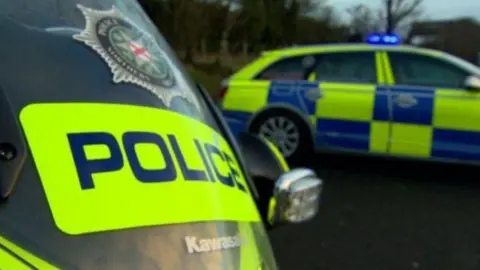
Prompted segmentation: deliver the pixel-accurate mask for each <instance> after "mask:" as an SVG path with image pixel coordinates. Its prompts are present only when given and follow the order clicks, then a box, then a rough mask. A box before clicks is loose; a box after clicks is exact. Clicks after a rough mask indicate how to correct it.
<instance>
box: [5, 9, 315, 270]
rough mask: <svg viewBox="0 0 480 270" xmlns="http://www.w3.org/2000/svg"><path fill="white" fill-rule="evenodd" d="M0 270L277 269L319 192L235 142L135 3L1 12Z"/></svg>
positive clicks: (253, 144) (263, 151)
mask: <svg viewBox="0 0 480 270" xmlns="http://www.w3.org/2000/svg"><path fill="white" fill-rule="evenodd" d="M0 33H1V34H2V41H1V42H0V63H1V64H2V67H1V68H0V198H1V201H0V269H3V270H22V269H42V270H43V269H89V270H93V269H115V270H121V269H139V270H140V269H147V270H149V269H195V270H202V269H248V270H251V269H277V263H276V261H275V257H274V255H273V252H272V248H271V246H270V243H269V239H268V235H267V230H271V229H273V228H276V227H279V226H281V225H284V224H293V223H299V222H303V221H306V220H309V219H311V218H312V217H313V216H314V215H315V214H316V213H317V211H318V204H319V199H320V195H321V191H322V181H321V180H320V179H319V178H318V177H317V175H316V174H315V173H314V172H313V171H311V170H309V169H302V168H298V169H293V170H290V169H289V168H288V165H286V164H285V161H284V160H283V158H282V157H281V155H280V154H279V152H278V149H276V148H275V147H274V146H273V145H272V144H271V143H270V142H268V141H266V140H265V139H262V138H259V137H255V136H252V135H249V134H243V135H242V137H241V138H240V139H239V140H238V141H234V140H233V139H232V136H231V134H230V132H229V130H228V128H227V127H226V125H225V123H224V121H223V120H222V117H221V116H220V114H219V112H218V110H217V109H216V107H215V105H214V104H213V103H212V100H211V99H210V98H209V97H208V95H207V93H206V91H205V90H204V89H202V87H200V86H198V85H196V84H195V83H193V82H192V81H191V80H190V78H189V77H188V76H187V75H186V72H185V70H184V69H183V67H182V65H181V64H180V63H179V61H178V60H177V59H176V58H175V56H174V53H173V52H172V50H171V49H170V47H169V46H168V44H167V43H166V41H165V40H164V39H163V37H162V36H161V34H160V33H159V32H158V31H157V29H156V28H155V26H154V25H153V24H152V22H151V21H150V20H149V18H148V17H147V16H146V15H145V13H144V12H143V11H142V9H141V7H140V6H139V4H138V3H137V2H136V0H76V1H73V0H61V1H57V0H42V1H33V0H15V1H1V2H0Z"/></svg>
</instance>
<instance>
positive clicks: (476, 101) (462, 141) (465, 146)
mask: <svg viewBox="0 0 480 270" xmlns="http://www.w3.org/2000/svg"><path fill="white" fill-rule="evenodd" d="M224 86H225V87H224V88H222V89H221V91H220V98H221V103H220V104H221V108H222V112H223V115H224V116H225V118H226V119H227V122H228V124H229V126H230V128H231V129H232V131H233V132H234V133H236V134H238V133H239V132H241V131H245V130H248V131H251V132H253V133H255V134H260V135H262V136H264V137H267V138H270V139H271V140H272V141H273V142H274V143H275V144H276V145H277V146H278V147H279V148H280V150H281V152H282V154H283V155H284V156H285V157H286V158H287V159H288V160H289V161H296V160H299V159H300V158H301V157H302V156H304V155H306V154H308V153H311V150H312V149H317V150H325V151H329V150H334V151H339V150H340V151H347V152H355V153H375V154H381V155H392V156H403V157H416V158H423V159H434V160H445V161H471V162H478V161H480V110H479V108H480V68H478V67H477V66H474V65H472V64H470V63H468V62H466V61H464V60H461V59H459V58H457V57H455V56H452V55H449V54H447V53H444V52H440V51H436V50H430V49H425V48H419V47H413V46H406V45H401V44H400V39H399V37H398V36H396V35H385V34H372V35H370V36H368V38H367V39H366V42H365V43H355V44H330V45H315V46H304V47H292V48H286V49H279V50H273V51H266V52H264V53H263V54H262V55H261V56H260V57H259V58H257V59H256V60H255V61H253V62H252V63H250V64H248V65H247V66H245V67H243V68H242V69H241V70H239V71H238V72H237V73H235V74H234V75H233V76H231V77H230V78H229V79H228V81H226V84H224Z"/></svg>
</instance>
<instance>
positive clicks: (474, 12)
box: [328, 0, 480, 19]
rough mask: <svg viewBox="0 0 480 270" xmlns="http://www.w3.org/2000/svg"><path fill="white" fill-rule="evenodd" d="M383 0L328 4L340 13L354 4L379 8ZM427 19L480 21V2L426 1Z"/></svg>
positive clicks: (331, 1)
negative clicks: (457, 18)
mask: <svg viewBox="0 0 480 270" xmlns="http://www.w3.org/2000/svg"><path fill="white" fill-rule="evenodd" d="M381 2H382V1H381V0H329V1H328V3H329V4H330V5H332V6H334V7H335V8H336V9H337V10H338V11H342V12H343V11H344V10H345V8H347V7H349V6H352V5H354V4H358V3H363V4H367V5H370V6H374V5H376V6H378V5H379V4H380V3H381ZM424 9H425V15H424V16H425V17H427V18H428V19H444V18H452V17H459V16H462V17H463V16H470V17H475V18H477V19H480V0H424ZM343 13H344V12H343Z"/></svg>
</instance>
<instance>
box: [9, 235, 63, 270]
mask: <svg viewBox="0 0 480 270" xmlns="http://www.w3.org/2000/svg"><path fill="white" fill-rule="evenodd" d="M0 245H1V246H3V247H5V248H6V249H8V252H7V253H8V254H7V253H4V254H3V255H2V254H0V269H2V270H3V269H10V268H9V266H10V265H9V263H10V264H11V265H12V266H14V265H17V264H19V263H21V264H22V265H24V267H25V263H22V262H20V260H19V259H15V261H13V259H12V258H13V257H12V256H14V257H18V258H21V260H23V261H25V262H27V263H28V264H29V265H33V266H34V267H36V268H38V269H41V270H57V269H58V268H57V267H55V266H53V265H51V264H49V263H47V262H45V261H44V260H42V259H40V258H38V257H36V256H35V255H33V254H31V253H30V252H28V251H26V250H25V249H23V248H21V247H19V246H17V245H16V244H14V243H12V242H10V241H9V240H7V239H6V238H4V237H2V236H0ZM2 251H4V250H2V249H1V248H0V253H2ZM5 252H6V251H5ZM7 255H8V256H10V260H11V261H9V260H8V259H5V258H6V257H8V256H7ZM4 259H5V260H4ZM4 265H6V266H7V267H6V268H3V267H2V266H4ZM11 269H15V270H16V269H17V268H11ZM18 269H31V268H30V267H27V268H18Z"/></svg>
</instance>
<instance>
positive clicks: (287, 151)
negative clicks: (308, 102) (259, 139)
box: [249, 109, 314, 168]
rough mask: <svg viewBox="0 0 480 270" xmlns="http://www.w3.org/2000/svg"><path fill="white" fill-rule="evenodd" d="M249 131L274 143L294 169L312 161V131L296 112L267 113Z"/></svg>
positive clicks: (256, 119) (273, 111) (277, 110)
mask: <svg viewBox="0 0 480 270" xmlns="http://www.w3.org/2000/svg"><path fill="white" fill-rule="evenodd" d="M249 131H250V132H251V133H253V134H256V135H259V136H263V137H265V138H267V139H269V140H270V141H271V142H272V143H274V144H275V145H276V146H277V147H278V149H279V150H280V152H281V153H282V155H283V156H284V158H285V159H286V161H287V162H288V164H289V166H291V167H292V168H293V167H296V166H302V165H305V163H307V161H311V157H312V154H313V152H314V151H313V139H312V133H311V129H310V127H309V126H308V124H307V123H306V121H305V120H304V119H303V118H302V117H301V116H299V115H298V114H296V113H294V112H290V111H287V110H282V109H271V110H268V111H265V112H263V113H262V114H260V115H259V116H258V117H256V118H255V119H254V120H253V121H252V123H251V125H250V128H249ZM294 134H297V135H294ZM295 137H296V140H295Z"/></svg>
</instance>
